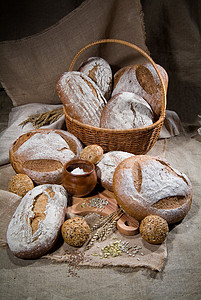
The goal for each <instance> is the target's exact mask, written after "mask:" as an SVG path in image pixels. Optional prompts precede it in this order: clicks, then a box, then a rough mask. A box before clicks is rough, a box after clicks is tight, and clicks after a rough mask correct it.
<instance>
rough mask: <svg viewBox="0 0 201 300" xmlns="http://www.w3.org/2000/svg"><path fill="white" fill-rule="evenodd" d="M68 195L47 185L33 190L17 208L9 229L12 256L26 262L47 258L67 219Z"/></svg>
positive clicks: (56, 186) (58, 186)
mask: <svg viewBox="0 0 201 300" xmlns="http://www.w3.org/2000/svg"><path fill="white" fill-rule="evenodd" d="M66 207H67V192H66V190H65V189H64V187H62V186H61V185H51V184H45V185H40V186H37V187H35V188H34V189H32V190H31V191H29V192H28V193H27V194H26V195H25V196H24V197H23V198H22V200H21V202H20V204H19V206H18V207H17V209H16V211H15V213H14V215H13V217H12V218H11V221H10V223H9V226H8V230H7V242H8V246H9V248H10V250H11V251H12V253H13V254H14V255H15V256H17V257H19V258H24V259H33V258H37V257H40V256H42V255H44V254H45V253H46V252H47V251H49V250H50V249H51V248H52V247H53V245H54V243H55V242H56V240H57V237H58V235H59V233H60V228H61V225H62V224H63V222H64V218H65V209H66Z"/></svg>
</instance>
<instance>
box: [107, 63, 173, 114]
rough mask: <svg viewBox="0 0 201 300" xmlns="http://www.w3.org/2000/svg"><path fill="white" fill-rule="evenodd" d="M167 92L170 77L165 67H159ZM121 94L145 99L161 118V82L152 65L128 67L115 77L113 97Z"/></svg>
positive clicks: (118, 72) (119, 71)
mask: <svg viewBox="0 0 201 300" xmlns="http://www.w3.org/2000/svg"><path fill="white" fill-rule="evenodd" d="M157 67H158V69H159V71H160V73H161V75H162V78H163V81H164V84H165V88H166V90H167V85H168V75H167V72H166V71H165V69H164V68H163V67H161V66H160V65H157ZM120 92H131V93H135V94H137V95H139V96H141V97H142V98H144V99H145V100H146V101H147V102H148V103H149V104H150V105H151V107H152V109H153V111H154V113H155V114H156V115H157V116H159V114H160V111H161V101H160V99H161V97H162V93H161V82H160V79H159V76H158V74H157V73H156V70H155V68H154V67H153V66H152V64H151V63H147V64H136V65H131V66H126V67H124V68H121V69H120V70H118V71H117V72H116V73H115V75H114V88H113V92H112V96H114V95H116V94H118V93H120Z"/></svg>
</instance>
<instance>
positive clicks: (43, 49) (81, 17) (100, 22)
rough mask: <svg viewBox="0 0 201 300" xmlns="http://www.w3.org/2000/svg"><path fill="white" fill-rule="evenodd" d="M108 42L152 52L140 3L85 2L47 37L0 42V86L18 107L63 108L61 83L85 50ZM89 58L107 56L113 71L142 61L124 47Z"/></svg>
mask: <svg viewBox="0 0 201 300" xmlns="http://www.w3.org/2000/svg"><path fill="white" fill-rule="evenodd" d="M104 38H116V39H122V40H126V41H128V42H131V43H134V44H136V45H137V46H139V47H140V48H142V49H143V50H145V51H146V52H148V50H147V47H146V45H145V34H144V26H143V21H142V17H141V4H140V1H139V0H135V1H133V0H125V1H121V0H102V1H100V0H86V1H84V2H83V3H82V4H81V5H80V6H78V7H77V8H76V9H75V10H73V11H72V12H70V13H69V14H67V15H66V16H65V17H63V18H62V19H61V20H60V21H59V22H58V23H56V24H55V25H52V26H51V27H49V28H47V29H46V30H43V31H42V32H39V33H37V34H34V35H32V36H28V37H25V38H22V39H18V40H11V41H3V42H1V43H0V65H1V69H0V81H1V84H2V86H3V87H4V88H5V90H6V92H7V94H8V95H9V97H10V98H11V100H12V102H13V105H14V106H17V105H22V104H27V103H34V102H40V103H48V104H58V103H61V102H60V99H59V97H58V95H57V91H56V81H57V79H58V78H59V76H60V75H61V74H62V73H63V72H65V71H67V70H68V68H69V66H70V63H71V61H72V59H73V57H74V56H75V54H76V53H77V52H78V51H79V50H80V49H81V48H82V47H84V46H85V45H87V44H89V43H91V42H93V41H96V40H99V39H104ZM90 56H102V57H103V58H105V59H106V60H107V61H108V62H109V63H110V64H111V65H113V66H123V64H130V63H131V62H134V61H135V59H138V60H139V61H140V60H141V59H142V60H143V58H142V57H141V56H140V55H139V54H138V53H137V52H136V51H134V50H131V49H129V47H125V46H122V45H116V46H114V45H103V46H102V45H101V46H99V47H92V48H90V49H88V51H86V53H85V54H83V56H82V57H81V58H80V59H81V61H82V60H85V59H86V57H90ZM81 61H80V62H81Z"/></svg>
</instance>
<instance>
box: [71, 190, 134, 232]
mask: <svg viewBox="0 0 201 300" xmlns="http://www.w3.org/2000/svg"><path fill="white" fill-rule="evenodd" d="M95 197H98V198H101V199H105V200H107V201H108V203H107V204H106V205H103V206H102V208H98V207H92V206H89V205H88V204H89V203H90V200H92V199H93V198H95ZM118 209H119V207H118V204H117V202H116V200H115V197H114V194H113V193H112V192H110V191H108V190H104V191H103V192H101V193H97V194H96V195H93V196H90V197H84V198H78V197H73V198H72V204H71V206H69V207H67V212H68V213H70V214H74V215H80V216H85V215H87V214H89V213H97V214H100V215H102V216H107V215H109V214H111V213H112V212H114V211H117V210H118ZM117 229H118V230H119V232H121V233H122V234H125V235H135V234H137V233H138V229H139V222H138V221H137V220H136V219H134V218H133V217H130V216H128V215H127V214H125V213H124V214H123V215H122V216H121V218H120V219H119V220H118V221H117Z"/></svg>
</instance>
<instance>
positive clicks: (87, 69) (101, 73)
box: [78, 57, 112, 100]
mask: <svg viewBox="0 0 201 300" xmlns="http://www.w3.org/2000/svg"><path fill="white" fill-rule="evenodd" d="M78 70H79V71H80V72H82V73H84V74H85V75H87V76H88V77H90V78H91V79H92V80H93V81H94V82H95V83H96V84H97V86H98V87H99V89H100V90H101V92H102V93H103V96H104V97H105V99H106V100H108V99H109V98H110V95H111V91H112V69H111V67H110V65H109V63H108V62H107V61H106V60H105V59H103V58H101V57H89V58H88V59H87V60H86V61H85V62H84V63H83V64H82V65H81V66H80V67H79V69H78Z"/></svg>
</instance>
